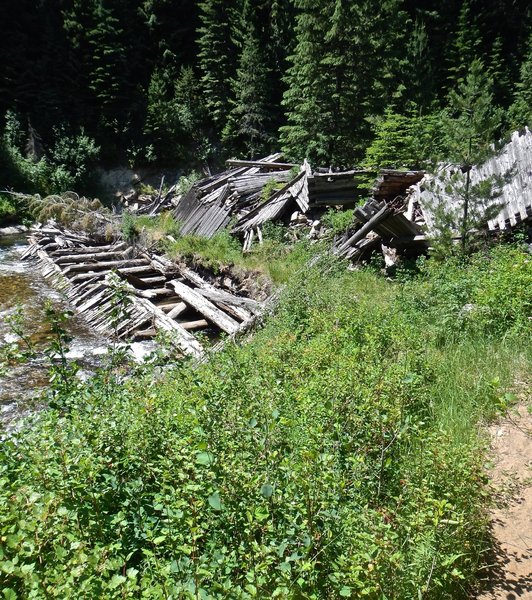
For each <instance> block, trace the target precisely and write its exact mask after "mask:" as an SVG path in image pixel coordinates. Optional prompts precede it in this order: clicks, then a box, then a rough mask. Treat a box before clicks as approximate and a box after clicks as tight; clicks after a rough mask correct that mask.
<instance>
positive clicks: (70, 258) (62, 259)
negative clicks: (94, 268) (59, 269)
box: [53, 250, 128, 265]
mask: <svg viewBox="0 0 532 600" xmlns="http://www.w3.org/2000/svg"><path fill="white" fill-rule="evenodd" d="M106 258H120V259H122V260H128V259H127V258H126V257H124V253H123V252H122V251H120V250H119V251H116V252H92V253H90V254H89V253H84V252H83V253H82V252H80V253H79V254H78V253H76V254H65V255H64V256H58V257H57V258H56V257H55V256H54V257H53V260H54V262H55V263H56V264H58V265H63V264H66V263H69V262H71V263H76V264H77V263H79V262H80V260H82V261H86V260H97V261H99V260H101V259H106Z"/></svg>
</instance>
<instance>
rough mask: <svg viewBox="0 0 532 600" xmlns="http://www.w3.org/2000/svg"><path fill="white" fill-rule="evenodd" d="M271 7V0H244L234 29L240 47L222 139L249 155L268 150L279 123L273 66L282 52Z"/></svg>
mask: <svg viewBox="0 0 532 600" xmlns="http://www.w3.org/2000/svg"><path fill="white" fill-rule="evenodd" d="M270 9H271V3H270V2H267V1H266V2H265V1H262V2H250V1H249V0H245V2H244V6H243V11H242V19H241V26H240V27H239V29H240V32H238V31H236V32H235V38H236V39H238V38H239V37H240V39H241V43H240V44H239V45H240V46H241V48H242V50H241V53H240V57H239V66H238V69H237V73H236V77H235V79H234V81H233V96H234V100H232V102H231V104H232V109H231V112H230V114H229V115H228V120H227V124H226V126H225V128H224V140H225V141H226V142H229V144H230V145H231V146H232V147H233V148H234V149H235V150H237V151H238V150H239V149H243V150H244V152H245V153H246V155H248V156H250V157H257V156H259V155H261V154H264V153H266V152H267V151H268V150H269V147H270V146H271V144H272V142H273V140H274V139H275V133H276V128H277V127H278V126H279V122H278V119H279V111H278V104H277V101H278V98H279V95H280V94H279V86H280V81H279V76H278V75H277V77H276V76H275V72H276V71H275V67H276V66H277V61H279V60H281V56H280V53H279V52H278V51H277V44H278V41H274V40H272V30H273V25H274V21H273V18H274V15H273V14H272V12H271V10H270ZM278 9H279V7H276V10H278ZM275 18H276V19H278V18H279V17H278V16H276V17H275ZM278 26H279V23H278V22H277V23H275V27H278ZM242 32H243V33H242ZM239 41H240V40H239Z"/></svg>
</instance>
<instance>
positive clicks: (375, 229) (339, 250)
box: [333, 198, 427, 261]
mask: <svg viewBox="0 0 532 600" xmlns="http://www.w3.org/2000/svg"><path fill="white" fill-rule="evenodd" d="M355 217H356V220H357V225H358V226H357V227H356V229H354V230H353V229H351V230H349V231H347V232H346V233H345V234H344V235H343V236H342V237H341V238H340V239H338V240H336V242H335V245H334V248H333V252H334V253H335V254H337V255H338V256H342V257H344V258H349V259H351V260H354V261H359V260H363V259H365V258H367V257H368V256H369V254H371V252H373V251H374V250H375V249H376V248H381V249H382V252H383V254H384V255H385V258H388V259H390V258H391V257H392V256H397V253H398V252H401V253H408V252H409V251H412V252H420V251H423V250H425V249H426V248H427V241H426V237H425V235H424V234H423V230H422V229H421V227H420V226H419V225H417V224H416V223H414V222H413V221H411V220H410V219H408V218H407V216H406V215H405V214H404V204H403V203H402V201H401V199H400V198H399V199H398V200H395V201H392V202H385V201H378V200H375V199H371V200H369V201H368V202H366V203H365V204H364V206H362V207H358V208H356V209H355ZM390 249H391V250H390Z"/></svg>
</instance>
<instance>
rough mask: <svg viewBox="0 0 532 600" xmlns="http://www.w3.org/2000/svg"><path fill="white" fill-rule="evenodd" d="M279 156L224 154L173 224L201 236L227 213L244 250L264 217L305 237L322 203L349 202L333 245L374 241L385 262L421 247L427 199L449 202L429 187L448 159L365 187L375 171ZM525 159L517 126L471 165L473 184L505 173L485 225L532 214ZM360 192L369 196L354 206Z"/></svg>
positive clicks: (531, 147) (363, 250)
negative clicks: (493, 151)
mask: <svg viewBox="0 0 532 600" xmlns="http://www.w3.org/2000/svg"><path fill="white" fill-rule="evenodd" d="M281 158H282V156H281V154H273V155H271V156H268V157H266V158H263V159H261V160H257V161H228V163H227V166H228V167H229V168H228V170H226V171H224V172H223V173H220V174H218V175H215V176H212V177H209V178H207V179H204V180H202V181H199V182H198V183H196V184H195V185H194V186H192V188H191V189H190V191H189V192H188V193H187V194H186V195H185V196H184V197H183V198H181V200H180V201H179V202H178V204H177V207H176V208H175V210H174V212H173V214H174V216H175V218H176V219H177V220H178V221H179V222H180V223H181V224H182V228H181V232H182V233H183V234H188V233H193V234H196V235H199V236H203V237H207V238H209V237H212V236H213V235H215V234H216V232H218V231H220V230H221V229H223V228H225V227H227V226H228V224H229V223H230V221H232V222H233V225H232V227H231V233H232V234H233V235H236V236H238V237H239V238H240V239H241V240H242V243H243V248H244V250H249V249H250V248H251V246H252V244H253V243H254V242H255V241H257V242H258V243H261V242H262V239H263V231H262V228H263V226H264V224H265V223H266V222H268V221H278V222H281V223H284V224H285V225H288V226H289V227H291V228H292V229H297V228H303V227H306V228H308V229H309V237H316V235H318V232H319V231H320V221H319V220H320V217H321V215H322V214H323V212H324V211H325V210H326V209H327V208H328V207H332V206H334V207H341V208H344V209H347V208H354V209H355V211H354V216H355V218H354V222H353V224H352V226H351V227H350V229H349V230H348V231H347V232H346V233H345V235H343V236H342V237H341V238H340V239H337V240H336V241H335V243H334V252H335V253H336V254H338V255H339V256H343V257H346V258H349V259H351V260H354V261H357V260H364V259H366V258H367V257H368V256H369V254H370V253H371V252H372V251H374V250H375V249H376V248H378V247H380V248H381V250H382V252H383V254H384V255H385V258H386V260H387V261H388V262H389V261H391V260H395V259H394V258H391V257H393V256H397V255H399V254H401V255H405V254H406V255H408V254H412V255H416V254H419V253H420V252H424V251H426V249H427V248H428V237H427V236H429V237H430V236H431V235H432V234H434V231H435V220H436V219H435V206H436V205H437V204H438V203H439V202H442V199H443V202H444V203H446V205H448V207H449V208H452V206H453V205H454V204H456V203H457V200H456V199H454V198H451V197H445V192H444V190H443V189H440V190H439V191H434V190H437V188H438V186H437V183H438V181H440V184H441V182H442V181H444V180H445V177H444V175H445V170H447V171H452V169H453V167H445V168H444V173H442V174H440V177H439V178H438V177H434V176H431V175H428V174H426V173H424V172H423V171H404V170H393V169H386V170H383V171H381V172H380V173H379V174H378V175H379V176H378V177H377V179H376V182H375V184H374V186H373V189H372V190H370V191H369V192H368V187H367V183H368V181H370V180H371V179H375V177H376V175H377V173H375V172H372V171H368V170H351V171H343V172H333V171H331V170H328V171H325V170H323V169H317V170H315V171H313V170H312V168H311V166H310V165H309V164H308V162H307V161H304V162H303V164H302V165H294V164H291V163H284V162H280V160H281ZM531 164H532V134H531V133H530V131H529V130H528V129H525V130H524V132H516V133H514V135H513V136H512V140H511V142H510V143H509V144H507V145H506V146H505V147H504V148H503V150H502V151H501V152H500V153H499V154H498V155H497V156H495V157H494V158H492V159H490V160H489V161H487V162H486V163H485V164H484V165H483V166H482V167H480V168H473V170H472V171H471V180H472V183H473V184H475V183H476V182H478V181H481V180H484V179H486V178H488V177H491V176H493V175H504V174H507V173H510V172H511V173H512V176H511V177H509V178H508V177H507V181H506V182H505V184H504V185H503V187H502V190H501V195H500V197H499V198H498V199H497V202H498V203H499V209H498V210H499V212H498V215H496V216H495V218H493V219H489V212H488V208H489V207H487V208H486V213H485V214H486V221H487V224H486V228H487V229H488V230H489V231H494V232H495V231H502V230H504V229H508V228H512V227H514V226H515V225H517V224H519V223H520V222H523V221H526V220H529V219H530V218H531V217H532V169H531ZM434 181H436V185H434ZM442 186H443V184H441V185H440V188H442ZM368 195H370V196H371V198H370V200H368V201H367V202H366V203H365V204H364V206H362V207H360V206H357V204H359V203H360V201H361V200H362V199H363V198H365V197H367V196H368ZM436 196H437V198H435V197H436ZM436 200H437V201H436ZM492 208H493V207H492Z"/></svg>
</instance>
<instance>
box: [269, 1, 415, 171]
mask: <svg viewBox="0 0 532 600" xmlns="http://www.w3.org/2000/svg"><path fill="white" fill-rule="evenodd" d="M296 6H297V7H298V8H299V10H300V13H299V15H298V17H297V24H296V36H297V44H296V47H295V50H294V54H293V56H292V57H291V65H292V66H291V67H290V68H289V70H288V75H287V83H288V88H289V89H288V91H287V93H286V94H285V98H284V105H285V107H286V109H287V120H288V123H287V125H286V126H284V127H282V128H281V140H282V142H283V145H284V148H285V149H286V151H287V152H288V154H289V155H292V156H294V157H295V158H301V157H302V156H305V155H306V156H307V157H308V158H310V159H311V160H312V161H315V162H318V163H321V164H330V163H331V162H332V163H334V164H336V165H349V164H353V163H354V162H355V161H356V160H358V159H360V158H361V156H362V154H363V149H364V147H365V145H366V143H367V142H368V141H369V139H370V137H371V125H370V123H369V120H368V118H369V117H370V116H371V115H373V114H381V113H382V112H383V111H384V108H385V106H386V105H387V104H389V102H390V100H391V97H392V94H393V92H394V91H395V90H396V89H397V80H396V78H395V77H394V75H393V73H394V72H395V71H396V67H397V60H398V54H396V53H395V51H394V40H395V39H396V37H395V36H396V34H397V33H398V32H399V31H400V30H401V28H402V26H403V19H404V17H405V15H404V13H403V12H402V11H401V10H400V3H399V2H398V1H395V0H387V1H384V2H380V3H379V4H378V5H376V4H375V3H374V2H369V1H367V0H357V1H353V2H345V0H328V1H326V2H321V3H316V2H312V1H310V0H298V2H297V3H296ZM390 23H394V26H393V27H389V24H390ZM387 27H388V32H389V35H388V36H383V35H382V32H383V30H385V29H386V28H387Z"/></svg>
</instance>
